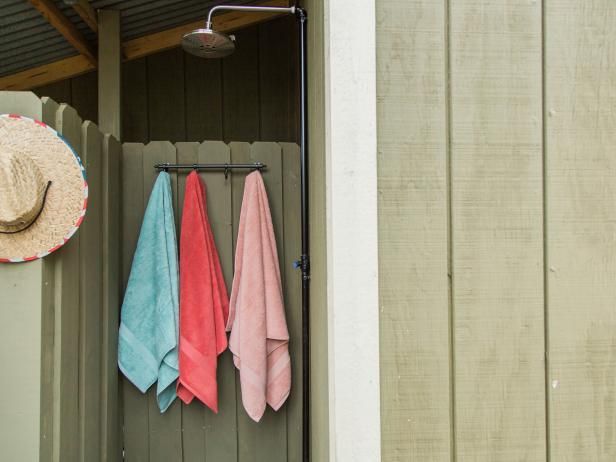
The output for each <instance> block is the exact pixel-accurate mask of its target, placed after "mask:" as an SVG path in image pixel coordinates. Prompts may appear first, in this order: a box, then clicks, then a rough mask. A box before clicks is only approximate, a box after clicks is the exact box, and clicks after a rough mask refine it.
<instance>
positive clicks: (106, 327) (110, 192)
mask: <svg viewBox="0 0 616 462" xmlns="http://www.w3.org/2000/svg"><path fill="white" fill-rule="evenodd" d="M121 159H122V145H121V144H120V142H119V141H118V140H116V139H115V138H114V137H112V136H111V135H105V136H104V139H103V166H102V169H103V172H102V175H103V185H102V195H103V198H102V201H103V217H102V219H103V231H102V233H103V261H102V264H103V274H102V279H103V300H102V303H103V305H102V317H101V323H102V336H103V338H102V359H101V367H102V373H101V377H102V384H101V386H102V401H101V444H102V447H101V460H102V461H105V462H120V461H121V460H122V447H123V443H122V425H121V421H120V415H121V411H120V407H121V406H122V402H121V397H120V395H119V386H120V385H119V382H118V351H117V348H118V347H117V345H118V328H119V326H120V303H121V293H120V292H121V284H122V271H121V270H122V266H121V260H120V249H121V247H122V240H121V202H122V191H121V186H122V177H123V175H124V173H123V170H122V165H121Z"/></svg>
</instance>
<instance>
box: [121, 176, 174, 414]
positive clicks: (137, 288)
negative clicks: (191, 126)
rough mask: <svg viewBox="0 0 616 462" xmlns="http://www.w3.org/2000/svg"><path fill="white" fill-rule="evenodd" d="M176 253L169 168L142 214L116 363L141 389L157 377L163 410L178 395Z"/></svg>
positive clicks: (125, 301)
mask: <svg viewBox="0 0 616 462" xmlns="http://www.w3.org/2000/svg"><path fill="white" fill-rule="evenodd" d="M178 280H179V272H178V255H177V242H176V237H175V221H174V219H173V205H172V196H171V181H170V179H169V174H168V173H166V172H161V173H160V174H159V175H158V178H157V179H156V183H155V184H154V188H153V189H152V194H151V195H150V200H149V202H148V207H147V209H146V211H145V216H144V217H143V224H142V225H141V233H140V234H139V241H138V243H137V250H136V251H135V256H134V257H133V266H132V268H131V270H130V277H129V279H128V286H127V287H126V294H125V295H124V303H122V313H121V323H120V334H119V341H118V365H119V367H120V370H121V371H122V373H123V374H124V375H125V376H126V378H127V379H129V380H130V381H131V382H132V383H133V384H135V386H136V387H137V388H138V389H139V390H140V391H141V392H142V393H145V392H146V391H147V389H148V388H150V386H151V385H152V384H153V383H154V382H156V381H158V384H157V387H156V397H157V399H158V407H159V409H160V412H165V411H166V410H167V408H168V407H169V406H170V405H171V403H172V402H173V400H174V399H175V397H176V393H175V389H176V383H175V382H176V379H177V378H178V316H179V298H178Z"/></svg>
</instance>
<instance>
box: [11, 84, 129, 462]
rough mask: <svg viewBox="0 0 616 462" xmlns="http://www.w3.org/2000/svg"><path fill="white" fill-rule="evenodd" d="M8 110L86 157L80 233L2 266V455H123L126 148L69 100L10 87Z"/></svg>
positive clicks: (77, 457) (59, 457)
mask: <svg viewBox="0 0 616 462" xmlns="http://www.w3.org/2000/svg"><path fill="white" fill-rule="evenodd" d="M0 113H16V114H21V115H25V116H28V117H32V118H35V119H37V120H41V121H43V122H45V123H46V124H48V125H50V126H51V127H53V128H55V129H56V130H58V132H59V133H60V134H62V136H63V137H64V138H65V139H66V140H67V141H68V142H69V143H70V145H71V146H72V147H73V148H74V149H75V150H76V151H77V153H78V154H79V156H80V157H81V160H82V161H83V163H84V165H85V167H86V171H87V180H88V185H89V201H88V211H87V214H86V218H85V220H84V222H83V224H82V226H81V228H80V230H79V232H78V233H77V234H76V235H75V236H74V237H73V238H72V239H71V240H70V241H69V242H68V243H67V244H66V245H65V246H63V247H62V248H61V249H59V250H58V251H56V252H54V253H53V254H51V255H50V256H48V257H46V258H45V259H43V260H37V261H34V262H30V263H23V264H13V265H1V266H0V293H1V294H2V296H1V297H0V326H1V329H2V330H1V337H2V341H3V347H2V348H1V349H0V351H1V353H0V361H1V362H2V364H3V376H4V377H6V378H8V379H7V380H3V381H2V382H0V409H2V415H1V421H0V425H2V427H3V431H2V432H0V435H2V436H0V459H1V460H15V461H17V460H46V461H47V460H49V461H52V460H53V461H57V462H60V461H78V460H80V461H88V462H90V461H93V462H95V461H108V462H115V461H119V460H121V446H120V438H119V437H120V422H119V412H118V411H119V408H118V400H117V398H118V375H117V366H116V363H117V359H116V350H117V325H118V304H119V295H120V292H119V285H120V279H119V247H118V243H119V230H120V227H119V218H120V215H119V212H120V208H119V199H120V190H119V187H120V180H119V178H120V177H119V174H120V160H121V159H120V157H121V145H120V143H119V142H118V141H117V140H116V139H115V138H113V137H111V136H109V135H104V134H102V133H101V132H100V131H99V130H98V127H97V126H96V125H95V124H94V123H92V122H90V121H85V122H84V121H82V119H81V118H80V117H79V115H78V114H77V113H76V111H75V110H74V109H73V108H71V107H70V106H67V105H66V104H58V103H56V102H55V101H53V100H51V99H49V98H42V99H39V98H38V97H36V96H35V95H34V94H32V93H18V92H0Z"/></svg>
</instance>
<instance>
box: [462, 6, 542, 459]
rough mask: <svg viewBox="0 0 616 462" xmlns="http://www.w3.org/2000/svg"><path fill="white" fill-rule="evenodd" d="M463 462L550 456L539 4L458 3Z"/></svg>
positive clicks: (540, 21)
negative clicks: (545, 322)
mask: <svg viewBox="0 0 616 462" xmlns="http://www.w3.org/2000/svg"><path fill="white" fill-rule="evenodd" d="M450 8H451V10H450V46H451V182H452V185H451V188H452V192H451V195H452V196H451V197H452V199H451V215H452V223H451V226H452V229H451V232H452V252H453V262H452V270H453V275H452V276H453V295H452V301H453V319H454V337H453V342H454V348H455V353H454V358H455V420H456V421H455V443H456V449H457V458H458V460H463V459H467V458H468V459H472V460H479V461H483V460H485V461H493V460H537V461H539V460H544V458H545V445H546V443H545V436H546V435H545V390H544V375H545V374H544V324H543V323H544V316H543V314H544V307H543V271H542V268H543V232H542V231H543V229H542V228H543V226H542V222H543V220H542V204H543V198H542V146H541V145H542V127H541V100H542V88H541V80H540V79H538V78H537V76H539V75H541V69H542V59H541V49H542V44H541V23H542V19H541V4H540V2H534V3H533V2H525V1H524V2H523V1H516V2H507V1H504V0H498V1H494V0H479V1H477V0H473V1H471V0H469V1H462V2H451V4H450Z"/></svg>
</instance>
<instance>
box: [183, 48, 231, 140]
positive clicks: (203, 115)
mask: <svg viewBox="0 0 616 462" xmlns="http://www.w3.org/2000/svg"><path fill="white" fill-rule="evenodd" d="M222 62H223V61H222V60H220V59H203V58H198V57H196V56H193V55H189V54H185V55H184V72H185V78H184V80H185V85H186V86H185V89H184V91H185V93H186V139H187V140H191V141H202V140H221V139H222V138H223V136H222Z"/></svg>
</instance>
